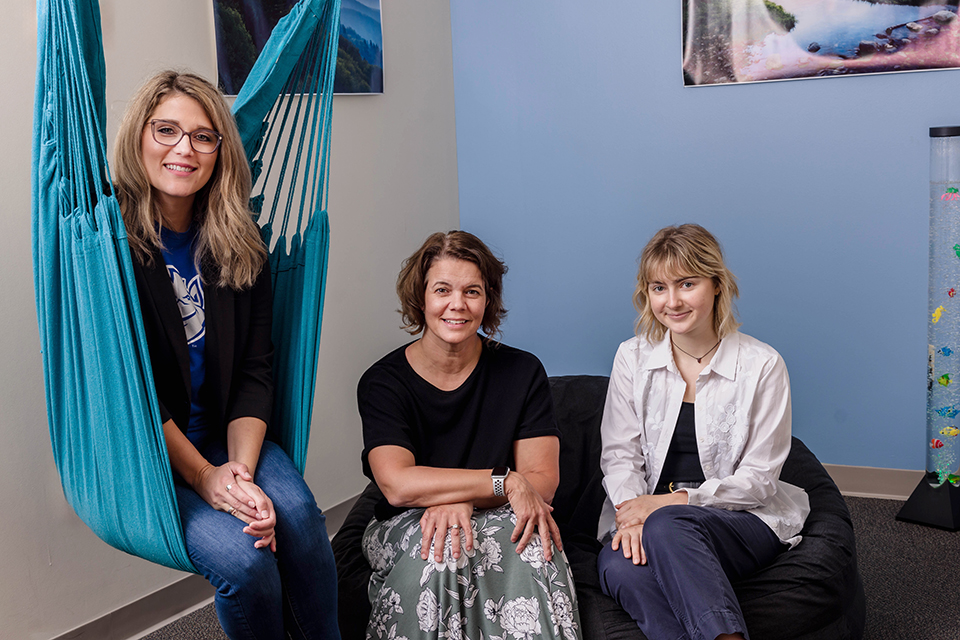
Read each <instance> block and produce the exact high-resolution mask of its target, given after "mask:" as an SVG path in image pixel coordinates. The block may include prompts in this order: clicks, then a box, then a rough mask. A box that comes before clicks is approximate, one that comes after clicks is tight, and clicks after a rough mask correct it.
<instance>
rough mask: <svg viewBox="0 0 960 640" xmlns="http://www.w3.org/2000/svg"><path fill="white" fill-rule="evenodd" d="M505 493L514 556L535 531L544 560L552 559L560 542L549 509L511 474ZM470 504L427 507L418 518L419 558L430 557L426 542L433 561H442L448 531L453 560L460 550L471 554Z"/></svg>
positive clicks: (526, 483)
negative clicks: (514, 521)
mask: <svg viewBox="0 0 960 640" xmlns="http://www.w3.org/2000/svg"><path fill="white" fill-rule="evenodd" d="M505 493H506V495H507V501H508V502H509V503H510V507H511V508H512V509H513V513H514V515H516V516H517V525H516V527H514V529H513V534H512V535H511V536H510V541H511V542H515V543H517V553H522V552H523V550H524V549H526V547H527V545H528V544H529V543H530V540H531V539H532V538H533V535H534V533H535V532H536V531H539V532H540V538H541V541H542V542H543V556H544V560H545V561H547V562H550V560H552V559H553V545H552V544H551V542H552V543H553V544H556V545H557V548H558V549H560V550H561V551H562V550H563V543H562V542H561V540H560V529H559V527H557V523H556V522H555V521H554V519H553V516H552V515H550V514H551V512H552V511H553V507H551V506H550V505H549V504H547V503H546V502H544V500H543V498H542V497H541V496H540V494H539V493H538V492H537V491H536V489H534V487H533V485H531V484H530V482H529V481H528V480H527V479H526V478H524V477H523V475H522V474H520V473H518V472H516V471H514V472H511V473H510V475H509V476H508V477H507V481H506V483H505ZM473 509H474V502H473V501H466V502H456V503H453V504H440V505H436V506H433V507H428V508H427V509H426V510H425V511H424V512H423V516H421V518H420V529H421V531H422V532H423V537H422V539H421V542H420V557H421V558H422V559H423V560H426V559H427V556H428V555H429V554H430V541H431V539H432V540H433V549H434V560H436V561H437V562H441V561H442V560H443V548H444V544H445V541H446V537H447V531H448V530H449V531H450V547H451V549H450V552H451V553H452V554H453V557H454V558H459V557H460V554H461V550H466V551H467V552H470V551H473V525H472V520H471V518H472V516H473Z"/></svg>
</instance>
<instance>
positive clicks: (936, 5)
mask: <svg viewBox="0 0 960 640" xmlns="http://www.w3.org/2000/svg"><path fill="white" fill-rule="evenodd" d="M681 2H682V11H683V17H682V24H683V78H684V84H685V85H687V86H696V85H712V84H728V83H743V82H760V81H767V80H792V79H798V78H816V77H830V76H844V75H851V74H862V73H895V72H902V71H921V70H931V69H951V68H956V67H960V21H958V20H957V4H956V3H953V4H949V3H944V2H942V1H941V2H936V1H931V0H776V1H774V0H681Z"/></svg>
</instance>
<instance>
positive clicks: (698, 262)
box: [633, 224, 740, 342]
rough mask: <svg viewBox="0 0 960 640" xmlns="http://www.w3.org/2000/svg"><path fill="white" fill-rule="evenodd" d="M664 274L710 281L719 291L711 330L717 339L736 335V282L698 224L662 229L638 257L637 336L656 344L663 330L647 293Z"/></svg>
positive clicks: (715, 245)
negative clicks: (732, 334)
mask: <svg viewBox="0 0 960 640" xmlns="http://www.w3.org/2000/svg"><path fill="white" fill-rule="evenodd" d="M663 271H667V272H671V273H676V274H678V275H684V276H700V277H701V278H710V279H711V280H713V283H714V284H715V285H716V286H717V288H718V289H719V292H718V293H717V295H716V298H715V299H714V303H713V329H714V331H716V332H717V337H718V338H723V337H724V336H726V335H728V334H730V333H733V332H734V331H736V329H737V327H739V326H740V323H739V322H737V318H736V314H735V311H734V304H733V302H734V300H735V299H736V298H737V296H739V295H740V290H739V289H738V288H737V278H736V276H734V275H733V273H732V272H731V271H730V269H728V268H727V265H726V264H725V263H724V261H723V250H722V249H721V248H720V243H719V242H717V239H716V238H715V237H713V234H712V233H710V232H709V231H707V230H706V229H704V228H703V227H701V226H700V225H698V224H682V225H680V226H676V227H664V228H663V229H660V231H657V233H656V234H655V235H654V236H653V238H651V239H650V242H648V243H647V246H646V247H644V248H643V253H641V254H640V268H639V269H638V270H637V289H636V291H634V293H633V306H634V307H636V308H637V311H638V312H639V313H640V315H639V316H638V317H637V322H636V325H635V326H634V330H635V331H636V334H637V335H638V336H640V335H644V336H645V337H646V338H647V339H648V340H651V341H654V342H659V341H660V340H663V336H664V335H666V331H667V328H666V327H664V326H663V325H662V324H661V323H660V321H659V320H657V318H656V317H655V316H654V315H653V310H652V309H651V308H650V296H649V295H648V294H647V291H648V289H649V287H650V279H651V278H652V277H655V276H657V275H658V274H659V273H660V272H663Z"/></svg>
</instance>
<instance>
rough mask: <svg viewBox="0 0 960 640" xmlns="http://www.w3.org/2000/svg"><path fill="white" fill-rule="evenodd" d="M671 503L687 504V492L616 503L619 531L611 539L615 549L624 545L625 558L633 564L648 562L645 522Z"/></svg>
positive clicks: (637, 498)
mask: <svg viewBox="0 0 960 640" xmlns="http://www.w3.org/2000/svg"><path fill="white" fill-rule="evenodd" d="M671 504H687V492H686V491H677V492H676V493H666V494H663V495H653V496H646V495H645V496H637V497H636V498H631V499H630V500H624V501H623V502H621V503H620V504H616V505H614V507H615V508H616V510H617V518H616V522H617V532H616V533H615V534H613V540H612V541H611V545H612V546H613V550H614V551H616V550H617V549H619V548H620V546H621V545H622V546H623V557H624V558H627V559H628V560H629V559H632V560H633V564H647V554H646V552H645V551H644V550H643V523H644V522H646V521H647V518H649V517H650V514H651V513H653V512H654V511H656V510H657V509H659V508H660V507H665V506H667V505H671Z"/></svg>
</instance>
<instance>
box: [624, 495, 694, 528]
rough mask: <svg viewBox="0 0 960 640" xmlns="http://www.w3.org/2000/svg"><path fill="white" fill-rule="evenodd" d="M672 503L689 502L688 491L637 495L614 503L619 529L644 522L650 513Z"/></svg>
mask: <svg viewBox="0 0 960 640" xmlns="http://www.w3.org/2000/svg"><path fill="white" fill-rule="evenodd" d="M671 504H687V492H686V491H677V492H676V493H665V494H662V495H653V496H637V497H636V498H631V499H630V500H624V501H623V502H621V503H620V504H617V505H614V507H616V509H617V529H623V528H625V527H632V526H633V525H636V524H643V523H644V522H646V521H647V518H649V517H650V514H651V513H653V512H654V511H656V510H657V509H659V508H660V507H665V506H667V505H671Z"/></svg>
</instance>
